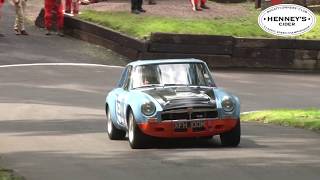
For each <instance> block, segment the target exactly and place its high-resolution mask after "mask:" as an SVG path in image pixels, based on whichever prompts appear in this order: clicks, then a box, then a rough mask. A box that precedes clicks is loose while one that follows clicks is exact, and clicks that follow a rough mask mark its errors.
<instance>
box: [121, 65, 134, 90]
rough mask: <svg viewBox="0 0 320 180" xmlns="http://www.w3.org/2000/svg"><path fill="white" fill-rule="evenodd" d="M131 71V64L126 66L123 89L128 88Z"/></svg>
mask: <svg viewBox="0 0 320 180" xmlns="http://www.w3.org/2000/svg"><path fill="white" fill-rule="evenodd" d="M131 72H132V66H128V70H127V76H126V77H127V78H126V79H125V81H124V83H123V89H129V85H130V81H131Z"/></svg>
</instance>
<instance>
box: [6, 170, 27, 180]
mask: <svg viewBox="0 0 320 180" xmlns="http://www.w3.org/2000/svg"><path fill="white" fill-rule="evenodd" d="M0 180H24V178H23V177H21V176H18V175H16V174H15V173H14V171H12V170H8V169H1V168H0Z"/></svg>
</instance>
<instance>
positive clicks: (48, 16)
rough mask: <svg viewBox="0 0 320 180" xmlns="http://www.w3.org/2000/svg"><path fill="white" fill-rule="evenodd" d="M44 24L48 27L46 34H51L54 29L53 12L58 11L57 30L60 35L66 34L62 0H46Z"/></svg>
mask: <svg viewBox="0 0 320 180" xmlns="http://www.w3.org/2000/svg"><path fill="white" fill-rule="evenodd" d="M44 10H45V15H44V24H45V27H46V29H47V33H46V35H48V36H49V35H51V30H52V12H54V13H56V17H57V31H58V35H59V36H61V37H62V36H64V34H63V32H62V31H63V23H64V22H63V18H64V17H63V5H62V0H45V2H44Z"/></svg>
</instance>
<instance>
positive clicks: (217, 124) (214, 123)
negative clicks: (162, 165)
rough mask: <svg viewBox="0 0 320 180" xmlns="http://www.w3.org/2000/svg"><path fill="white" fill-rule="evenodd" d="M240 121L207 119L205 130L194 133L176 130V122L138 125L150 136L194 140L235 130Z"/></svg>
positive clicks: (151, 122)
mask: <svg viewBox="0 0 320 180" xmlns="http://www.w3.org/2000/svg"><path fill="white" fill-rule="evenodd" d="M237 121H239V120H238V119H207V120H205V125H204V130H202V131H193V130H192V129H191V128H188V129H187V131H185V132H176V131H175V130H174V121H162V122H155V121H148V122H146V123H140V124H138V126H139V128H140V130H141V131H142V132H143V133H144V134H147V135H149V136H153V137H161V138H192V137H205V136H213V135H217V134H221V133H224V132H227V131H230V130H231V129H233V128H234V127H235V126H236V124H237Z"/></svg>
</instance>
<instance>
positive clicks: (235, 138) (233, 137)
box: [220, 120, 241, 147]
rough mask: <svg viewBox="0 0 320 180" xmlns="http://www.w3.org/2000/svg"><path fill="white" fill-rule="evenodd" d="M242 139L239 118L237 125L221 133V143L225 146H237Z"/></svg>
mask: <svg viewBox="0 0 320 180" xmlns="http://www.w3.org/2000/svg"><path fill="white" fill-rule="evenodd" d="M240 139H241V127H240V120H238V122H237V125H236V126H235V127H234V128H233V129H232V130H231V131H229V132H225V133H222V134H220V140H221V144H222V146H225V147H237V146H238V145H239V143H240Z"/></svg>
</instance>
